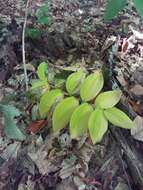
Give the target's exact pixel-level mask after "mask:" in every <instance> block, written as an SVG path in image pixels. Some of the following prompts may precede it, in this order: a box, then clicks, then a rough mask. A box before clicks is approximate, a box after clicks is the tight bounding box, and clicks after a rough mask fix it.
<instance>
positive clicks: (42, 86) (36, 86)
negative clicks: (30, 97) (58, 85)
mask: <svg viewBox="0 0 143 190" xmlns="http://www.w3.org/2000/svg"><path fill="white" fill-rule="evenodd" d="M47 72H48V68H47V63H45V62H42V63H41V64H40V65H39V66H38V69H37V75H38V77H39V79H38V80H36V81H34V82H32V87H31V88H30V93H34V94H37V93H38V94H39V91H41V94H43V92H44V91H47V90H49V84H48V81H47V74H46V73H47Z"/></svg>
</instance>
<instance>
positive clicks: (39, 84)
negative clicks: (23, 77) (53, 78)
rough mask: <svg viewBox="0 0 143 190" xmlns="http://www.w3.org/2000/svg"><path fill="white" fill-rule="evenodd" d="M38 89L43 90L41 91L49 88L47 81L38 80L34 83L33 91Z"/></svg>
mask: <svg viewBox="0 0 143 190" xmlns="http://www.w3.org/2000/svg"><path fill="white" fill-rule="evenodd" d="M38 88H41V89H45V88H48V83H47V81H45V80H43V81H41V80H37V81H35V82H33V83H32V87H31V90H35V89H38Z"/></svg>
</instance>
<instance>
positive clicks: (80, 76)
mask: <svg viewBox="0 0 143 190" xmlns="http://www.w3.org/2000/svg"><path fill="white" fill-rule="evenodd" d="M84 79H85V73H84V72H83V71H77V72H75V73H72V74H71V75H70V76H69V77H68V78H67V81H66V90H67V92H68V93H69V94H70V95H73V94H76V93H78V92H79V90H80V86H81V83H82V82H83V80H84Z"/></svg>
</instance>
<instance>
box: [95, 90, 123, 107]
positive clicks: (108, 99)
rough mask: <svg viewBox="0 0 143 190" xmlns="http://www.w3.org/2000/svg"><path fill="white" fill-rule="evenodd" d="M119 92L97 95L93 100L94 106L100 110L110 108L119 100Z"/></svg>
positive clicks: (113, 91)
mask: <svg viewBox="0 0 143 190" xmlns="http://www.w3.org/2000/svg"><path fill="white" fill-rule="evenodd" d="M121 95H122V92H121V90H112V91H107V92H103V93H101V94H99V96H97V98H96V100H95V106H97V107H100V108H102V109H107V108H112V107H113V106H115V105H116V104H117V103H118V102H119V101H120V98H121Z"/></svg>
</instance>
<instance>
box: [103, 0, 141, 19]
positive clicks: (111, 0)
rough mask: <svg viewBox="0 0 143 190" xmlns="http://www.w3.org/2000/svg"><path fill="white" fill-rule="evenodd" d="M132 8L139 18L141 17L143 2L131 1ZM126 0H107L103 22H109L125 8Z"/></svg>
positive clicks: (139, 0)
mask: <svg viewBox="0 0 143 190" xmlns="http://www.w3.org/2000/svg"><path fill="white" fill-rule="evenodd" d="M132 1H133V4H134V7H135V8H136V10H137V12H138V13H139V15H140V16H141V17H143V1H142V0H132ZM126 4H127V0H107V5H106V10H105V14H104V18H105V20H107V21H108V20H111V19H112V18H113V17H114V16H116V15H117V14H118V12H119V11H121V10H122V9H123V8H125V6H126Z"/></svg>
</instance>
